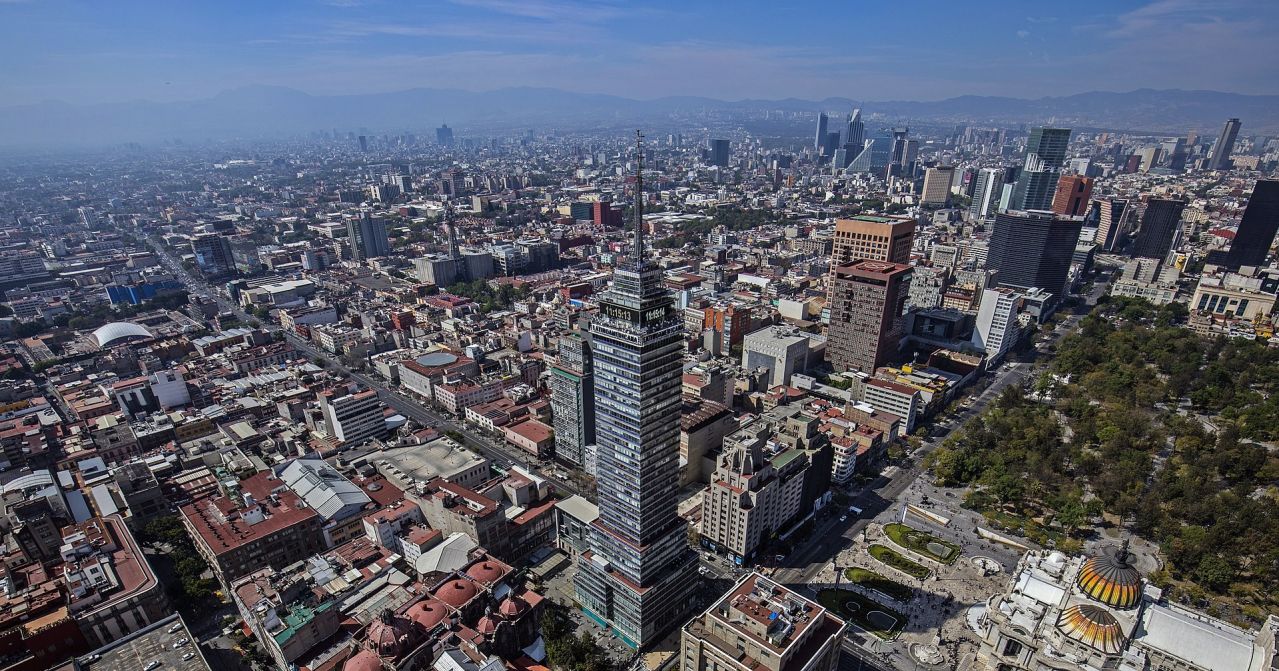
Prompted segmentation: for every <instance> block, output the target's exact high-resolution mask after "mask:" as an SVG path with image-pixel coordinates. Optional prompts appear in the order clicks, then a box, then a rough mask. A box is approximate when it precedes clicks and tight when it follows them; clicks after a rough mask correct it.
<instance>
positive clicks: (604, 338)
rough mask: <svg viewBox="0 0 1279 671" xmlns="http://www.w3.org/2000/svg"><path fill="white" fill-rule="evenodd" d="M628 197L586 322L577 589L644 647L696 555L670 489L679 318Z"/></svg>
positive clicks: (667, 622)
mask: <svg viewBox="0 0 1279 671" xmlns="http://www.w3.org/2000/svg"><path fill="white" fill-rule="evenodd" d="M640 150H641V151H640V155H639V156H640V158H639V163H640V169H639V170H638V172H637V175H638V177H637V179H636V192H637V193H640V194H642V193H643V150H642V146H641V147H640ZM636 204H637V206H636V208H635V224H636V226H635V242H634V246H633V249H632V250H631V259H630V260H628V261H626V262H625V263H623V264H621V265H620V266H619V267H618V268H617V269H616V270H615V271H614V272H613V285H612V287H610V288H609V290H608V291H606V292H604V294H603V295H602V296H601V297H600V300H599V304H600V310H599V315H598V316H597V317H596V318H595V319H594V320H593V321H592V322H591V345H592V354H593V355H594V362H593V363H594V372H595V439H596V446H597V449H596V453H597V460H598V468H597V471H598V477H597V480H596V483H597V484H596V493H597V498H598V505H599V518H598V519H596V520H595V521H594V522H593V523H592V525H591V539H590V548H591V549H590V550H588V551H586V552H584V553H582V555H581V556H580V558H579V559H580V561H579V563H578V575H577V580H576V581H575V588H576V593H577V600H578V602H579V603H581V604H582V607H583V608H585V609H586V610H588V611H589V612H590V613H592V614H593V615H594V616H595V617H597V618H599V619H601V620H603V621H605V622H607V623H608V624H609V626H611V627H612V628H613V629H614V630H615V631H616V632H618V633H619V634H620V635H621V636H623V637H625V640H626V641H627V642H628V643H629V644H631V645H633V646H636V647H640V648H644V647H647V646H649V645H651V644H652V643H654V642H656V641H657V640H659V639H660V638H661V636H662V635H663V634H665V632H666V631H668V630H669V629H670V628H671V627H674V626H677V625H678V624H679V623H680V622H681V621H682V619H683V617H684V615H685V614H686V613H687V611H688V609H689V608H690V606H691V605H692V601H693V600H692V598H691V597H692V594H693V590H694V589H695V588H696V579H697V573H696V571H697V560H696V558H695V557H694V556H693V552H692V550H691V549H690V548H689V547H688V542H687V532H686V525H685V524H684V521H683V520H681V519H680V517H679V516H678V515H677V514H676V497H675V495H676V490H677V489H678V487H679V441H680V435H679V433H680V412H681V409H682V402H681V380H682V372H683V365H682V355H681V352H682V351H683V348H684V322H683V319H682V318H681V313H680V311H679V310H677V309H676V307H675V301H674V298H673V296H672V295H671V294H670V292H669V291H667V289H666V288H665V284H664V283H663V279H662V275H663V273H662V268H661V267H660V266H658V265H656V264H653V263H650V262H649V261H648V260H647V259H646V257H645V253H644V227H643V226H642V225H641V224H642V222H643V219H642V217H643V209H644V208H643V198H637V199H636Z"/></svg>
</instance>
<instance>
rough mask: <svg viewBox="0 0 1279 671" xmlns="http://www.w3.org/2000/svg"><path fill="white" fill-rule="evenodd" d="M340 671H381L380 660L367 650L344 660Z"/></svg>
mask: <svg viewBox="0 0 1279 671" xmlns="http://www.w3.org/2000/svg"><path fill="white" fill-rule="evenodd" d="M342 671H382V660H380V659H378V657H377V655H375V654H373V653H372V652H371V651H369V650H360V651H359V652H357V653H355V654H354V655H351V658H350V659H348V660H346V663H345V664H343V665H342Z"/></svg>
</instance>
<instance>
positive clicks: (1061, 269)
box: [987, 210, 1084, 303]
mask: <svg viewBox="0 0 1279 671" xmlns="http://www.w3.org/2000/svg"><path fill="white" fill-rule="evenodd" d="M1083 221H1084V218H1083V217H1062V216H1059V215H1055V214H1053V213H1052V212H1045V211H1031V212H1024V211H1018V210H1009V211H1008V212H1001V213H999V214H997V215H995V232H994V234H993V235H992V236H991V240H990V258H989V260H988V261H987V267H988V268H991V269H993V270H997V271H999V275H998V276H997V277H996V282H998V283H999V285H1000V286H1005V287H1013V288H1017V289H1029V288H1032V287H1036V288H1039V289H1043V290H1044V291H1048V292H1050V293H1052V294H1053V295H1054V296H1055V297H1056V298H1055V299H1054V302H1055V303H1060V302H1061V299H1062V297H1064V296H1065V294H1066V289H1067V287H1066V282H1067V279H1068V278H1069V276H1070V264H1071V261H1072V260H1073V259H1074V256H1075V245H1076V244H1078V242H1079V231H1080V229H1081V228H1083Z"/></svg>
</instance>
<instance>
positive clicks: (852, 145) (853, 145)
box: [844, 108, 866, 157]
mask: <svg viewBox="0 0 1279 671" xmlns="http://www.w3.org/2000/svg"><path fill="white" fill-rule="evenodd" d="M865 144H866V124H865V123H863V122H862V111H861V109H860V108H857V109H854V110H853V111H852V113H851V114H849V115H848V127H847V128H845V129H844V148H845V149H847V150H848V154H849V156H850V157H855V156H856V155H857V154H858V153H860V152H861V150H862V147H863V146H864V145H865Z"/></svg>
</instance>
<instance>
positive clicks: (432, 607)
mask: <svg viewBox="0 0 1279 671" xmlns="http://www.w3.org/2000/svg"><path fill="white" fill-rule="evenodd" d="M404 615H405V616H407V617H408V618H409V619H410V620H413V621H414V622H416V623H417V624H418V626H420V627H422V628H423V629H426V630H428V631H430V630H431V629H434V628H435V627H436V625H438V624H439V623H441V622H443V621H444V620H446V619H448V616H449V609H448V607H447V606H445V605H444V604H443V603H440V602H439V601H437V600H435V599H423V600H421V601H419V602H417V603H415V604H413V605H412V606H409V609H408V610H407V611H405V613H404Z"/></svg>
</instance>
